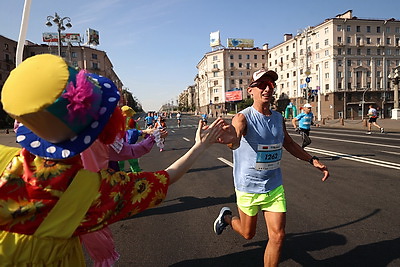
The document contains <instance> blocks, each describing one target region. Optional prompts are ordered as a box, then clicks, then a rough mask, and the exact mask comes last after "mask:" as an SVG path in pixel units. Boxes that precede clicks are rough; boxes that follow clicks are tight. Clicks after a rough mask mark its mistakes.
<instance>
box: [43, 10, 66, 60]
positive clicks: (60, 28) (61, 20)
mask: <svg viewBox="0 0 400 267" xmlns="http://www.w3.org/2000/svg"><path fill="white" fill-rule="evenodd" d="M51 21H53V23H54V24H55V25H57V31H58V55H59V56H61V31H65V27H64V21H66V22H67V23H66V24H65V26H66V27H67V28H71V27H72V24H71V19H70V18H69V17H63V18H61V17H60V16H59V15H58V14H57V12H56V13H55V15H54V16H47V22H46V26H47V27H51V26H53V24H52V23H51Z"/></svg>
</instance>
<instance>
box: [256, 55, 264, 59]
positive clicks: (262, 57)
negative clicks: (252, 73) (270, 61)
mask: <svg viewBox="0 0 400 267" xmlns="http://www.w3.org/2000/svg"><path fill="white" fill-rule="evenodd" d="M254 59H257V55H254ZM261 59H265V55H262V56H261Z"/></svg>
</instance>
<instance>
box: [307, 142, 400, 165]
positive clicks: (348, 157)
mask: <svg viewBox="0 0 400 267" xmlns="http://www.w3.org/2000/svg"><path fill="white" fill-rule="evenodd" d="M305 150H306V151H311V152H314V153H319V154H321V155H328V156H333V157H340V158H341V159H345V160H353V161H357V162H362V163H366V164H371V165H376V166H380V167H384V168H390V169H396V170H400V164H399V163H395V162H390V161H382V160H377V159H370V158H365V157H359V156H355V155H351V154H343V153H338V152H334V151H329V150H323V149H317V148H310V147H306V148H305Z"/></svg>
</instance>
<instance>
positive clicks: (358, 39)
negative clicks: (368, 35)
mask: <svg viewBox="0 0 400 267" xmlns="http://www.w3.org/2000/svg"><path fill="white" fill-rule="evenodd" d="M360 44H361V37H357V39H356V45H360Z"/></svg>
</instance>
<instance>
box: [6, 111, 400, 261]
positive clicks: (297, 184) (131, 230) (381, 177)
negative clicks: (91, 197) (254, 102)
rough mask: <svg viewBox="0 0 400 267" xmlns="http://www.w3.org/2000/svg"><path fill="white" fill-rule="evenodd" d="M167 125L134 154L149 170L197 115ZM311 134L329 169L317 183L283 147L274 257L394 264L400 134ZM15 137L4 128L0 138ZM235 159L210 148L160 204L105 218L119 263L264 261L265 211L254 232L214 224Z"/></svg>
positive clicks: (225, 201) (178, 144)
mask: <svg viewBox="0 0 400 267" xmlns="http://www.w3.org/2000/svg"><path fill="white" fill-rule="evenodd" d="M167 124H168V127H169V131H170V135H169V136H168V138H167V140H166V147H165V151H164V152H161V153H160V152H159V151H158V149H157V148H156V147H155V148H154V149H153V150H152V152H151V153H149V154H147V155H146V156H144V157H143V158H141V159H140V165H141V167H142V168H143V169H144V170H146V171H154V170H160V169H163V168H165V167H167V166H168V165H169V164H170V163H172V162H173V161H174V160H176V159H177V158H178V157H179V156H181V155H182V154H183V153H184V152H186V151H187V150H188V149H189V148H190V146H191V145H192V144H193V142H194V134H195V125H196V124H197V118H194V117H187V116H184V117H183V122H182V125H183V127H181V128H176V127H174V126H175V120H174V119H173V120H169V121H167ZM288 131H289V133H290V134H291V135H292V136H293V138H294V139H295V140H296V141H300V137H299V136H298V135H297V134H296V133H295V132H294V131H293V130H292V128H291V127H288ZM311 139H312V141H313V142H312V144H311V145H310V146H309V147H308V148H307V150H308V151H309V152H310V153H311V154H313V155H317V156H318V157H320V159H321V161H323V162H324V163H325V164H326V165H327V166H328V167H329V170H330V172H331V177H330V179H329V180H327V181H326V182H321V180H320V179H321V178H322V175H321V173H320V172H319V171H318V170H316V169H315V168H313V167H312V166H311V165H310V164H309V163H307V162H303V161H300V160H297V159H295V158H294V157H293V156H291V155H290V154H289V153H287V152H286V151H285V152H284V155H283V160H282V164H281V166H282V170H283V176H284V186H285V190H286V196H287V201H288V203H287V205H288V213H287V226H286V232H287V237H286V242H285V247H284V250H283V255H282V258H281V263H280V266H393V267H394V266H400V219H399V218H400V209H399V204H400V194H399V192H398V191H399V189H400V179H399V178H400V157H399V156H400V133H389V134H375V135H372V136H368V135H365V133H364V131H356V130H348V129H328V128H315V129H313V130H312V132H311ZM14 140H15V136H14V135H13V134H12V133H11V134H9V135H5V134H4V133H1V134H0V141H1V143H2V144H8V145H16V144H15V141H14ZM231 162H232V153H231V151H230V150H229V149H228V148H227V147H225V146H223V145H214V146H212V147H210V149H209V150H208V151H206V152H205V153H204V154H203V155H202V157H201V159H200V160H199V161H198V162H196V164H195V165H194V166H193V168H192V169H191V170H190V171H189V172H188V173H187V174H186V175H185V176H184V177H183V178H182V179H181V180H180V181H178V182H177V183H176V184H174V185H172V186H171V187H170V189H169V192H168V196H167V199H166V201H165V202H164V203H162V204H161V205H160V206H159V207H156V208H154V209H151V210H147V211H145V212H143V213H141V214H139V215H137V216H135V217H133V218H130V219H127V220H124V221H121V222H118V223H115V224H113V225H111V229H112V231H113V233H114V237H115V242H116V245H117V249H118V251H119V253H120V254H121V258H120V260H119V261H118V262H117V264H116V266H140V267H147V266H152V267H153V266H157V267H158V266H160V267H163V266H176V267H178V266H185V267H186V266H188V267H200V266H201V267H203V266H218V267H219V266H230V267H236V266H237V267H239V266H240V267H242V266H262V258H263V252H264V248H265V245H266V242H267V232H266V228H265V223H264V220H263V218H262V216H259V220H258V229H257V234H256V236H255V237H254V238H253V239H252V240H245V239H243V238H241V237H240V236H239V235H237V234H236V233H234V232H233V231H232V230H231V229H229V228H228V229H227V230H226V231H224V232H223V233H222V235H220V236H216V235H215V234H214V232H213V230H212V226H213V222H214V219H215V217H216V216H217V214H218V213H219V210H220V208H221V207H223V206H229V207H231V209H232V210H233V211H234V213H235V214H237V211H236V207H235V196H234V188H233V181H232V168H231V166H230V163H231ZM87 263H88V266H92V264H91V261H90V260H89V259H88V258H87Z"/></svg>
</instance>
